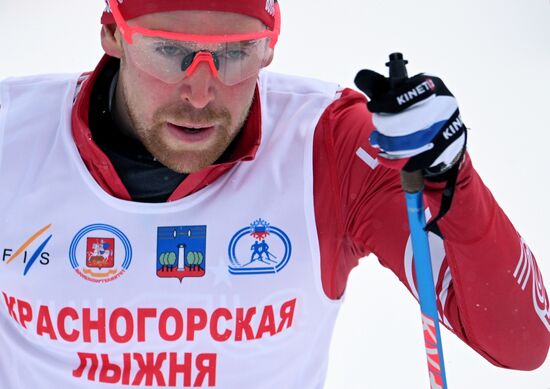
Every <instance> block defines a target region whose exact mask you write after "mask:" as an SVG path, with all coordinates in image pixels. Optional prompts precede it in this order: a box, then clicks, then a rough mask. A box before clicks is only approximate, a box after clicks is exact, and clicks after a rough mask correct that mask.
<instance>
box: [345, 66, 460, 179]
mask: <svg viewBox="0 0 550 389" xmlns="http://www.w3.org/2000/svg"><path fill="white" fill-rule="evenodd" d="M355 84H356V85H357V87H358V88H359V89H361V90H362V91H363V92H364V93H365V94H366V95H367V96H368V97H369V99H370V101H369V102H368V103H367V106H368V108H369V110H370V111H371V112H372V113H373V123H374V126H375V127H376V131H374V132H373V133H372V134H371V136H370V142H371V144H372V146H374V147H375V148H377V149H378V150H379V154H378V160H379V161H380V163H381V164H382V165H384V166H387V167H390V168H393V169H398V170H405V171H408V172H412V171H417V170H421V171H422V172H423V173H424V176H425V177H426V178H429V177H438V176H441V175H444V174H443V173H445V172H446V171H448V170H449V169H450V168H451V167H453V166H454V165H455V164H456V163H458V162H459V161H460V159H461V157H462V156H463V154H464V151H465V148H466V126H465V125H464V123H463V122H462V119H461V117H460V112H459V109H458V105H457V102H456V99H455V98H454V96H453V95H452V94H451V92H449V90H448V89H447V87H446V86H445V84H443V82H442V81H441V80H440V79H439V78H437V77H433V76H430V75H427V74H423V73H421V74H417V75H416V76H414V77H411V78H408V79H406V80H404V81H402V82H400V83H399V84H398V85H397V86H396V87H392V85H391V83H390V80H389V79H388V78H386V77H384V76H383V75H381V74H379V73H376V72H374V71H372V70H361V71H360V72H359V73H358V74H357V77H356V78H355Z"/></svg>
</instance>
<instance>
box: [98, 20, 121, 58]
mask: <svg viewBox="0 0 550 389" xmlns="http://www.w3.org/2000/svg"><path fill="white" fill-rule="evenodd" d="M101 46H102V47H103V50H105V53H107V54H108V55H110V56H111V57H115V58H121V57H122V43H121V40H120V33H119V32H118V29H117V28H116V26H115V25H114V24H107V25H103V26H102V27H101Z"/></svg>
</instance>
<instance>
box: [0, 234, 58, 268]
mask: <svg viewBox="0 0 550 389" xmlns="http://www.w3.org/2000/svg"><path fill="white" fill-rule="evenodd" d="M51 226H52V225H51V224H48V225H47V226H44V227H42V228H41V229H40V230H38V231H37V232H35V233H34V234H33V235H32V236H31V237H29V238H28V239H27V240H25V242H23V244H22V245H21V246H19V248H18V249H17V250H15V252H14V251H13V249H11V248H5V249H4V251H3V256H2V261H3V262H5V263H6V265H9V264H10V263H12V262H13V261H15V260H16V259H17V258H19V257H21V255H22V256H23V263H24V264H25V269H24V270H23V275H24V276H26V275H27V273H28V272H29V270H30V269H31V267H32V266H33V265H34V264H35V263H36V261H37V260H38V261H39V262H40V263H41V264H42V265H48V264H49V263H50V253H48V252H46V251H45V250H46V246H47V245H48V242H49V241H50V239H51V238H52V235H51V234H49V235H48V234H47V233H46V232H47V231H48V230H49V229H50V228H51ZM45 236H46V238H45V239H44V240H43V241H41V239H42V238H44V237H45ZM36 240H38V241H39V242H40V241H41V243H40V244H39V245H38V247H36V248H35V249H34V251H32V254H30V256H29V253H30V251H27V249H29V248H30V247H35V246H33V243H34V242H35V241H36ZM31 250H32V249H31Z"/></svg>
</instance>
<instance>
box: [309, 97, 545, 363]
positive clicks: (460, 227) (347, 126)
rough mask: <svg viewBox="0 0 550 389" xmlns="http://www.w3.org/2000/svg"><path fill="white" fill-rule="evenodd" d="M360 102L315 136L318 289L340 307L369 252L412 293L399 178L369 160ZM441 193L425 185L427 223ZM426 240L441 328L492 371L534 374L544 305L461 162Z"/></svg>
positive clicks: (501, 222)
mask: <svg viewBox="0 0 550 389" xmlns="http://www.w3.org/2000/svg"><path fill="white" fill-rule="evenodd" d="M365 103H366V101H365V98H364V97H363V95H361V94H359V93H357V92H355V91H352V90H350V89H346V90H344V91H343V93H342V96H341V98H339V99H338V100H336V101H335V102H334V103H333V104H331V105H330V106H329V107H328V109H327V110H326V111H325V113H324V114H323V116H322V117H321V120H320V121H319V124H318V126H317V128H316V131H315V137H314V150H313V159H314V160H313V164H314V192H315V193H314V196H315V215H316V221H317V229H318V234H319V242H320V249H321V270H322V281H323V288H324V290H325V293H326V294H327V296H329V297H330V298H333V299H337V298H339V297H341V296H342V294H343V293H344V289H345V285H346V281H347V278H348V274H349V272H350V270H351V269H352V268H353V267H355V266H356V265H357V263H358V260H359V258H361V257H363V256H366V255H368V254H369V253H371V252H372V253H374V254H375V255H376V256H377V257H378V260H379V261H380V263H381V264H382V265H383V266H385V267H387V268H389V269H391V270H392V271H393V272H394V273H395V274H396V275H397V277H398V278H399V280H400V281H401V282H402V283H404V284H405V286H406V287H407V288H408V289H409V290H410V291H411V293H413V294H416V287H415V281H414V276H413V275H412V274H413V271H412V266H413V264H412V261H413V257H412V250H411V248H410V242H409V228H408V221H407V214H406V207H405V201H404V195H403V193H402V190H401V187H400V179H399V174H398V172H396V171H393V170H390V169H387V168H384V167H383V166H381V165H378V163H377V162H376V160H375V156H376V152H375V150H374V149H373V148H372V147H371V146H370V144H369V142H368V137H369V135H370V133H371V131H372V130H373V128H374V127H373V125H372V120H371V114H370V113H369V112H368V111H367V108H366V104H365ZM441 191H442V186H441V185H439V184H429V183H428V184H427V187H426V190H425V192H424V193H425V202H426V204H427V205H428V207H429V212H430V213H431V215H436V214H437V212H438V208H439V202H440V196H441ZM438 225H439V227H440V230H441V233H442V235H443V239H441V237H438V236H436V235H433V234H430V244H431V251H432V262H433V266H434V277H437V280H436V293H437V295H438V305H439V309H440V319H441V321H442V323H443V324H444V325H446V326H447V327H448V328H449V329H450V330H451V331H452V332H454V333H455V334H456V335H457V336H458V337H460V338H461V339H462V340H464V341H465V342H467V343H468V344H469V345H470V346H471V347H472V348H474V349H475V350H476V351H477V352H478V353H480V354H481V355H483V356H484V357H485V358H486V359H488V360H489V361H490V362H492V363H493V364H495V365H497V366H501V367H507V368H513V369H521V370H531V369H534V368H537V367H538V366H540V365H541V364H542V363H543V362H544V360H545V358H546V355H547V353H548V349H549V346H550V306H549V300H548V295H547V293H546V291H545V288H544V285H543V282H542V276H541V274H540V271H539V270H538V267H537V264H536V261H535V258H534V256H533V255H532V253H531V251H530V250H529V248H528V247H527V245H526V244H525V242H524V241H523V240H522V238H521V236H520V235H519V234H518V233H517V232H516V230H515V229H514V227H513V225H512V224H511V223H510V221H509V220H508V218H507V217H506V215H505V214H504V213H503V211H502V210H501V209H500V207H499V206H498V204H497V203H496V201H495V200H494V198H493V196H492V195H491V193H490V192H489V190H488V189H487V188H486V187H485V185H484V184H483V182H482V181H481V179H480V177H479V176H478V174H477V173H476V171H475V169H474V168H473V166H472V163H471V161H470V159H469V157H468V156H467V158H466V160H465V162H464V163H463V165H462V167H461V171H460V174H459V179H458V183H457V188H456V191H455V196H454V199H453V205H452V207H451V210H450V211H449V212H448V213H447V215H446V216H445V217H444V218H443V219H442V220H440V221H439V222H438Z"/></svg>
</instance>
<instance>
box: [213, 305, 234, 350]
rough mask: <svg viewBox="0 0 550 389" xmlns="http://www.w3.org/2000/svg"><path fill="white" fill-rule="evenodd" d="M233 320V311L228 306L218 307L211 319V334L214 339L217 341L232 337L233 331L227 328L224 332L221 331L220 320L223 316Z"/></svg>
mask: <svg viewBox="0 0 550 389" xmlns="http://www.w3.org/2000/svg"><path fill="white" fill-rule="evenodd" d="M222 317H223V318H224V319H226V320H231V318H232V316H231V311H229V309H226V308H218V309H216V310H214V312H212V319H211V320H210V334H211V336H212V339H214V340H215V341H216V342H225V341H226V340H228V339H229V338H230V337H231V331H230V330H229V329H226V330H225V331H224V332H223V333H220V332H219V321H220V319H221V318H222Z"/></svg>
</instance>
